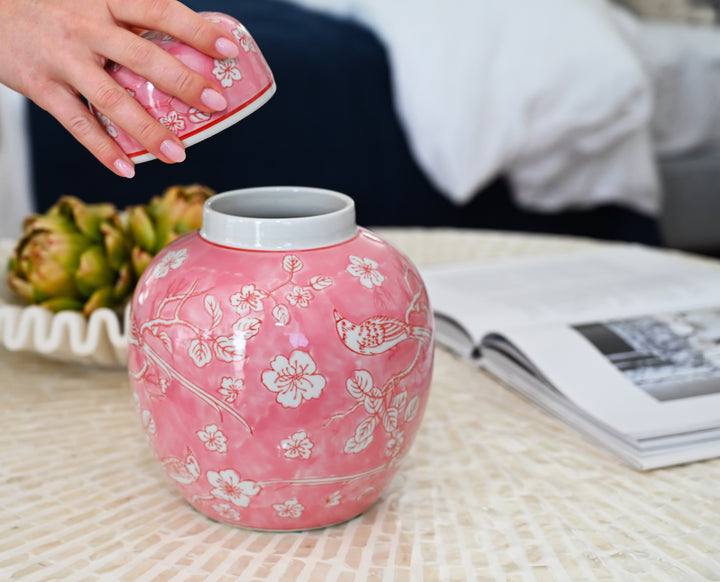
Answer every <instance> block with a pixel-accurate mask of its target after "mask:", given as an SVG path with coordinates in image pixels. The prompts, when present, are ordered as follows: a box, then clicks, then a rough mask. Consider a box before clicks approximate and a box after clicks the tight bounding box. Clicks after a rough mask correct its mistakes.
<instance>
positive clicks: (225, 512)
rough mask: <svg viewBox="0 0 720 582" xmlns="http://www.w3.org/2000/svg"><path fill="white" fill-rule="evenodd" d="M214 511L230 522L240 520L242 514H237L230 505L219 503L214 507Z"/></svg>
mask: <svg viewBox="0 0 720 582" xmlns="http://www.w3.org/2000/svg"><path fill="white" fill-rule="evenodd" d="M213 509H214V510H215V511H216V512H217V514H218V515H219V516H220V517H222V518H223V519H226V520H228V521H239V520H240V514H239V513H238V512H237V510H235V509H233V506H232V505H228V504H227V503H217V504H215V505H213Z"/></svg>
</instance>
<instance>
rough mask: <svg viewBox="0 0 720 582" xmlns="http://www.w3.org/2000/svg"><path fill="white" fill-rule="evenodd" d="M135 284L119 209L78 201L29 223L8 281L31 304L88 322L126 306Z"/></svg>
mask: <svg viewBox="0 0 720 582" xmlns="http://www.w3.org/2000/svg"><path fill="white" fill-rule="evenodd" d="M135 281H136V279H135V275H134V273H133V269H132V265H131V263H130V248H129V246H128V244H127V241H126V237H125V235H124V234H123V229H122V220H121V217H120V214H119V213H118V211H117V209H116V208H115V207H114V206H113V205H112V204H85V203H83V202H82V201H81V200H79V199H78V198H75V197H72V196H63V197H62V198H60V200H58V202H57V203H56V204H55V205H54V206H52V208H50V209H49V210H48V211H47V213H45V214H35V215H31V216H29V217H28V218H27V219H25V221H24V222H23V235H22V237H21V238H20V240H19V241H18V243H17V245H16V247H15V252H14V255H13V257H12V258H11V259H10V262H9V265H8V275H7V283H8V286H9V287H10V288H11V289H12V290H13V291H14V292H15V293H17V294H18V295H20V296H21V297H23V298H24V299H26V300H27V301H29V302H30V303H35V304H39V305H42V306H43V307H46V308H48V309H50V310H51V311H54V312H57V311H62V310H75V311H82V312H83V314H85V315H86V316H87V315H89V314H90V313H91V312H92V311H94V310H95V309H97V308H99V307H111V308H112V307H115V306H118V305H120V304H121V303H123V301H125V299H126V298H127V297H128V296H129V295H130V293H131V292H132V291H133V289H134V285H135Z"/></svg>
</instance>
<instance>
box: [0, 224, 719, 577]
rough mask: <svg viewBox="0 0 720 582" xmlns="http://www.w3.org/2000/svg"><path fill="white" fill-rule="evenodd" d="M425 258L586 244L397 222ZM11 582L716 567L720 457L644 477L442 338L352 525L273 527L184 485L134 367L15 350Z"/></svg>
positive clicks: (0, 554) (3, 478)
mask: <svg viewBox="0 0 720 582" xmlns="http://www.w3.org/2000/svg"><path fill="white" fill-rule="evenodd" d="M380 232H382V233H383V234H384V235H385V236H386V237H387V238H388V239H390V240H391V241H393V242H395V243H396V244H397V245H398V246H399V247H400V248H401V249H403V250H404V251H405V252H406V253H407V254H408V255H409V256H410V257H411V258H412V259H413V260H415V262H417V263H418V264H420V265H423V264H429V263H438V262H444V261H452V260H464V259H469V258H494V257H500V256H518V255H523V254H524V255H531V254H536V253H545V252H568V251H571V250H573V249H579V248H584V247H586V246H587V245H591V244H597V243H593V242H591V241H585V240H580V239H568V238H562V237H545V236H527V235H515V234H503V233H492V232H463V231H453V230H383V231H380ZM0 367H1V368H0V369H2V373H1V374H0V428H1V430H0V500H1V503H0V580H3V581H5V580H71V581H73V582H75V581H84V580H110V581H118V582H119V581H132V582H142V581H150V580H172V581H181V580H183V581H198V582H200V581H229V580H233V581H235V580H242V581H255V580H271V581H285V580H292V581H298V580H300V581H304V580H307V581H313V582H314V581H320V582H327V581H354V580H362V581H364V580H377V581H388V582H389V581H404V580H409V581H422V580H428V581H432V580H458V581H465V580H498V581H529V580H542V581H552V582H557V581H572V582H578V581H583V580H613V581H616V580H632V581H649V580H653V581H654V580H660V581H668V582H678V581H684V580H688V581H696V580H720V485H719V483H720V460H714V461H707V462H702V463H694V464H690V465H685V466H680V467H673V468H669V469H662V470H656V471H653V472H648V473H642V472H638V471H636V470H634V469H631V468H629V467H627V466H625V465H623V464H622V463H620V462H619V461H617V460H616V459H615V458H613V457H611V456H609V455H608V454H606V453H604V452H603V451H601V450H599V449H597V448H595V447H594V446H593V445H590V444H588V443H587V442H586V441H584V440H583V439H582V438H581V437H579V436H578V435H577V434H576V433H575V432H573V431H572V430H570V429H568V428H566V427H565V426H564V425H563V424H561V423H560V422H558V421H556V420H554V419H553V418H551V417H549V416H547V415H546V414H544V413H543V412H541V411H540V410H538V409H537V408H535V407H534V406H532V405H531V404H528V403H527V402H525V401H524V400H522V399H521V398H519V397H518V396H516V395H515V394H514V393H512V392H511V391H510V390H508V389H506V388H504V387H503V386H501V385H500V384H498V383H496V382H495V381H493V380H492V379H491V378H489V377H488V376H486V375H485V374H484V373H483V372H481V371H480V370H478V369H476V368H474V367H472V366H471V365H470V364H468V363H465V362H463V361H460V360H458V359H456V358H455V357H453V356H452V355H450V354H449V353H448V352H446V351H444V350H442V349H438V350H437V359H436V368H435V373H434V377H433V387H432V392H431V397H430V402H429V405H428V408H427V412H426V414H425V420H424V423H423V425H422V428H421V430H420V433H419V435H418V437H417V439H416V441H415V443H414V445H413V447H412V449H411V450H410V453H409V454H408V456H407V457H406V459H405V460H404V462H403V466H402V468H401V470H400V472H399V473H398V475H397V476H396V478H395V480H394V481H393V482H392V484H391V485H390V487H389V488H388V490H387V491H386V492H385V494H384V495H383V496H382V498H381V500H380V501H379V502H378V503H377V504H376V505H375V506H373V507H372V508H371V509H370V510H369V511H367V512H366V513H364V514H363V515H361V516H359V517H357V518H355V519H354V520H351V521H349V522H347V523H344V524H341V525H338V526H334V527H330V528H326V529H320V530H314V531H308V532H297V533H262V532H256V531H249V530H244V529H240V528H236V527H233V526H228V525H223V524H220V523H216V522H213V521H210V520H209V519H207V518H206V517H204V516H202V515H201V514H199V513H197V512H195V511H194V510H193V509H191V508H190V506H189V505H187V504H186V503H185V502H184V500H183V499H182V498H181V496H180V494H179V493H177V492H176V490H175V489H174V487H173V486H172V485H171V483H170V482H169V480H168V479H167V477H166V476H165V474H164V472H163V470H162V467H161V465H160V464H159V463H158V462H157V460H156V459H155V458H154V456H153V454H152V452H151V450H150V448H149V446H148V445H147V442H146V439H145V436H144V433H143V432H142V429H141V427H140V421H139V419H138V418H137V415H136V412H135V409H134V406H133V403H132V399H131V397H130V390H129V384H128V381H127V378H126V374H125V372H124V371H123V370H121V369H103V368H92V367H83V366H81V365H77V364H67V363H61V362H55V361H52V360H49V359H44V358H42V357H40V356H37V355H34V354H14V353H9V352H7V351H0Z"/></svg>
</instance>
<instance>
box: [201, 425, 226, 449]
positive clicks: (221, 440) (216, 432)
mask: <svg viewBox="0 0 720 582" xmlns="http://www.w3.org/2000/svg"><path fill="white" fill-rule="evenodd" d="M196 434H197V435H198V438H199V439H200V440H201V441H202V442H203V443H204V444H205V448H206V449H207V450H208V451H215V452H216V453H226V452H227V437H226V436H225V435H224V434H223V432H222V431H221V430H220V429H219V428H218V427H217V425H216V424H208V425H207V426H206V427H205V428H203V429H202V430H199V431H197V433H196Z"/></svg>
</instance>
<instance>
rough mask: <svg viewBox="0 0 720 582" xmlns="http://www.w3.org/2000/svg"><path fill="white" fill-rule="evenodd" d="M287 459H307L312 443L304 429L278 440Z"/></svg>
mask: <svg viewBox="0 0 720 582" xmlns="http://www.w3.org/2000/svg"><path fill="white" fill-rule="evenodd" d="M280 446H281V447H282V448H283V449H284V450H285V456H286V457H287V458H288V459H309V458H310V453H312V448H313V446H314V443H313V442H312V441H311V440H310V439H309V438H308V435H307V433H306V432H305V431H304V430H301V431H298V432H296V433H295V434H294V435H292V436H291V437H290V438H288V439H283V440H282V441H280Z"/></svg>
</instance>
